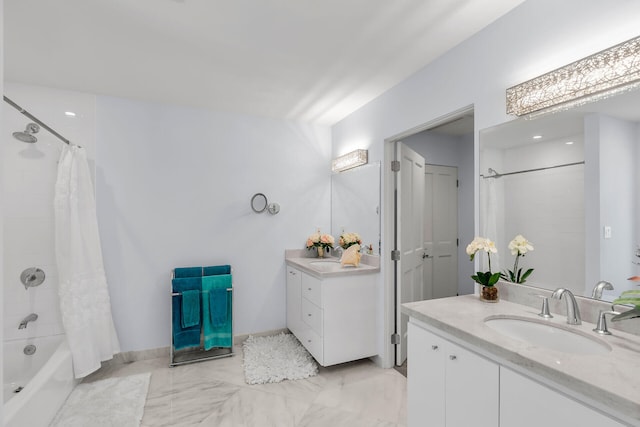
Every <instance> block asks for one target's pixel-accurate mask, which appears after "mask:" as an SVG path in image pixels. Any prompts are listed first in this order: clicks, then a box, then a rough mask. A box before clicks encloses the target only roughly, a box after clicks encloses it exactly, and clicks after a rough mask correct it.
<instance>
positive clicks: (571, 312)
mask: <svg viewBox="0 0 640 427" xmlns="http://www.w3.org/2000/svg"><path fill="white" fill-rule="evenodd" d="M563 295H566V296H567V297H566V298H565V299H564V300H565V301H566V303H567V323H568V324H570V325H581V324H582V319H581V318H580V309H578V303H577V302H576V298H575V297H574V296H573V293H572V292H571V291H570V290H569V289H564V288H558V289H556V290H555V291H553V293H552V294H551V298H555V299H562V296H563Z"/></svg>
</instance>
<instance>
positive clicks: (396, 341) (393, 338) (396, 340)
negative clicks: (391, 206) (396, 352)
mask: <svg viewBox="0 0 640 427" xmlns="http://www.w3.org/2000/svg"><path fill="white" fill-rule="evenodd" d="M391 344H393V345H398V344H400V335H399V334H391Z"/></svg>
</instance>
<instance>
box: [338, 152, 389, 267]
mask: <svg viewBox="0 0 640 427" xmlns="http://www.w3.org/2000/svg"><path fill="white" fill-rule="evenodd" d="M343 231H345V232H356V233H358V234H359V235H360V237H362V245H363V246H366V247H367V248H368V247H369V245H372V248H373V254H374V255H379V254H380V162H374V163H370V164H368V165H364V166H360V167H357V168H354V169H350V170H348V171H344V172H340V173H334V174H333V175H331V234H332V235H333V236H334V237H335V238H336V245H337V239H338V238H339V236H340V234H342V232H343Z"/></svg>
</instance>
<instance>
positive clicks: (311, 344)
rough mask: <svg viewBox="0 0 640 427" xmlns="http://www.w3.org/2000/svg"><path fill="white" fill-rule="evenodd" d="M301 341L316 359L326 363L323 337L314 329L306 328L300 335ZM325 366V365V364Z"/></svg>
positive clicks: (320, 362)
mask: <svg viewBox="0 0 640 427" xmlns="http://www.w3.org/2000/svg"><path fill="white" fill-rule="evenodd" d="M297 338H298V340H300V343H301V344H302V345H303V346H304V348H306V349H307V350H308V351H309V353H311V355H312V356H313V358H314V359H316V361H317V362H318V363H319V364H321V365H323V364H324V353H323V343H322V337H320V336H319V335H318V334H316V333H315V331H314V330H313V329H306V330H305V331H303V332H302V333H301V334H300V336H299V337H297ZM323 366H324V365H323Z"/></svg>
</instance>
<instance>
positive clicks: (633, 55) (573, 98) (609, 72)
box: [507, 37, 640, 116]
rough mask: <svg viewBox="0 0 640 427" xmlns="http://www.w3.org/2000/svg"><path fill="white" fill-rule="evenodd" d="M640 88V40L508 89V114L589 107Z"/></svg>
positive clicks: (623, 44)
mask: <svg viewBox="0 0 640 427" xmlns="http://www.w3.org/2000/svg"><path fill="white" fill-rule="evenodd" d="M638 86H640V37H636V38H634V39H631V40H628V41H626V42H624V43H620V44H618V45H616V46H613V47H610V48H609V49H606V50H603V51H601V52H598V53H595V54H593V55H591V56H588V57H586V58H584V59H581V60H579V61H575V62H573V63H571V64H569V65H565V66H564V67H561V68H558V69H557V70H554V71H551V72H549V73H546V74H543V75H541V76H539V77H536V78H534V79H531V80H529V81H526V82H524V83H521V84H519V85H516V86H513V87H510V88H509V89H507V114H515V115H517V116H522V115H526V114H531V113H534V112H537V111H540V110H545V111H553V110H560V109H567V108H569V107H572V106H576V105H582V104H586V103H588V102H592V101H594V100H597V99H601V98H605V97H608V96H611V95H613V94H616V93H619V92H623V91H627V90H631V89H634V88H636V87H638Z"/></svg>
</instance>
